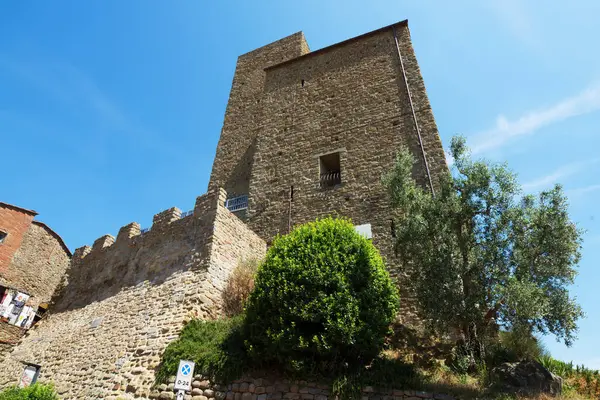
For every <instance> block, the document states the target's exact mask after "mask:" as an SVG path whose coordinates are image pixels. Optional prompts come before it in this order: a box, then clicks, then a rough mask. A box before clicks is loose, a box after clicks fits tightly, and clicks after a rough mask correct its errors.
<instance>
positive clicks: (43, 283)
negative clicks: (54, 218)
mask: <svg viewBox="0 0 600 400" xmlns="http://www.w3.org/2000/svg"><path fill="white" fill-rule="evenodd" d="M70 260H71V257H70V253H68V252H67V251H66V250H65V248H64V245H63V243H62V241H60V240H58V239H57V238H56V237H55V235H52V234H51V233H50V232H49V231H48V229H47V228H46V227H45V226H44V225H39V224H38V223H36V221H33V223H32V224H31V225H30V226H29V229H27V231H26V232H25V234H24V235H23V241H22V243H21V246H20V247H19V249H18V250H17V251H16V252H15V254H14V256H13V258H12V261H11V263H10V266H9V268H8V269H7V270H6V271H4V272H3V273H2V283H3V284H6V285H7V286H10V287H14V288H17V289H19V290H22V291H24V292H26V293H28V294H30V295H31V296H32V298H31V300H30V301H29V302H28V304H29V305H31V306H32V307H37V306H38V305H39V304H40V303H48V302H49V301H50V299H51V298H52V295H53V294H54V291H55V289H56V288H57V287H58V285H59V284H60V282H61V280H62V279H63V277H64V274H65V272H66V270H67V268H68V266H69V263H70Z"/></svg>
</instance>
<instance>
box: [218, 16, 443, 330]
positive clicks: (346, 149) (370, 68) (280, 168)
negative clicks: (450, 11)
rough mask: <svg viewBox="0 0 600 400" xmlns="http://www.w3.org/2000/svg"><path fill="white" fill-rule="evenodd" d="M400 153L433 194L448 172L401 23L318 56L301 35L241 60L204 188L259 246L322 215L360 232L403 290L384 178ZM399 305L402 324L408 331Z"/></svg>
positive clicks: (410, 315)
mask: <svg viewBox="0 0 600 400" xmlns="http://www.w3.org/2000/svg"><path fill="white" fill-rule="evenodd" d="M403 146H404V147H406V148H408V149H410V151H411V152H412V153H413V156H414V158H415V160H416V161H417V164H416V165H415V168H414V175H415V178H416V179H417V180H418V181H419V182H420V183H422V184H423V185H424V186H428V187H430V188H432V187H435V182H437V180H438V177H439V174H442V173H447V171H448V167H447V164H446V159H445V155H444V151H443V148H442V143H441V140H440V137H439V134H438V130H437V126H436V123H435V120H434V117H433V112H432V109H431V105H430V103H429V100H428V98H427V93H426V91H425V86H424V83H423V78H422V76H421V73H420V70H419V66H418V64H417V60H416V56H415V53H414V50H413V47H412V44H411V40H410V32H409V29H408V24H407V22H406V21H403V22H400V23H397V24H394V25H391V26H388V27H384V28H381V29H378V30H376V31H373V32H369V33H367V34H364V35H362V36H359V37H355V38H352V39H349V40H347V41H344V42H341V43H337V44H335V45H333V46H329V47H326V48H323V49H320V50H317V51H314V52H310V51H309V48H308V45H307V44H306V41H305V39H304V36H303V35H302V33H297V34H294V35H292V36H289V37H287V38H284V39H282V40H279V41H277V42H275V43H272V44H269V45H267V46H265V47H262V48H259V49H257V50H254V51H252V52H250V53H247V54H244V55H242V56H240V57H239V59H238V62H237V67H236V72H235V77H234V79H233V85H232V89H231V95H230V98H229V103H228V106H227V111H226V114H225V121H224V124H223V130H222V133H221V138H220V140H219V144H218V147H217V154H216V157H215V162H214V164H213V170H212V174H211V179H210V185H209V186H210V187H218V186H223V187H224V188H225V189H226V190H227V191H228V193H229V195H230V196H233V197H234V199H231V200H230V201H231V202H232V203H233V204H235V205H236V208H237V209H240V208H241V209H240V210H239V211H237V212H238V213H240V214H242V215H243V216H244V217H245V218H246V220H247V223H248V225H249V226H250V227H251V228H252V230H254V231H255V232H256V233H258V234H259V235H260V236H261V237H262V238H263V239H264V240H266V241H267V242H269V241H271V240H272V239H273V238H274V237H275V236H276V235H277V234H285V233H288V232H289V231H290V229H292V228H293V227H294V226H295V225H297V224H302V223H305V222H308V221H311V220H314V219H315V218H317V217H321V216H326V215H340V216H344V217H348V218H351V219H352V221H353V223H354V224H355V225H361V226H368V227H369V228H370V231H371V232H372V239H373V243H374V244H375V245H376V247H377V248H378V249H379V250H380V252H381V253H382V255H383V256H384V258H385V259H386V262H387V264H388V266H389V268H390V272H391V273H392V275H393V276H394V277H396V278H397V279H398V280H400V281H401V280H402V279H406V277H407V275H408V272H407V271H403V270H402V269H401V267H400V263H399V262H398V260H397V259H396V258H395V255H394V252H393V238H392V216H393V215H392V213H393V210H391V208H390V201H389V198H388V195H387V193H386V190H385V188H384V187H383V185H382V183H381V178H382V176H383V175H384V174H385V173H387V172H388V171H389V170H390V169H391V168H392V166H393V164H394V161H395V156H396V153H397V151H398V150H399V149H400V148H401V147H403ZM246 199H247V200H246ZM245 201H247V208H244V207H243V206H242V207H240V206H239V204H240V203H243V202H245ZM401 287H403V286H402V285H401ZM402 297H403V302H402V306H403V309H402V312H401V313H400V317H401V319H402V320H403V321H404V322H414V320H415V317H416V315H415V313H416V310H415V308H414V302H412V301H411V297H413V296H412V295H411V293H409V292H404V293H402Z"/></svg>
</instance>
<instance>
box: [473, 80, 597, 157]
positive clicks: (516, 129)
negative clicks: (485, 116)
mask: <svg viewBox="0 0 600 400" xmlns="http://www.w3.org/2000/svg"><path fill="white" fill-rule="evenodd" d="M598 110H600V84H593V85H590V86H588V87H587V88H586V89H584V90H583V91H582V92H580V93H579V94H577V95H575V96H572V97H568V98H566V99H563V100H561V101H559V102H558V103H556V104H554V105H552V106H550V107H547V108H544V109H539V110H534V111H530V112H528V113H525V114H524V115H523V116H521V117H519V118H517V119H514V120H509V119H507V118H506V117H505V116H504V115H499V116H498V118H497V119H496V125H495V126H494V127H493V128H492V129H490V130H488V131H486V132H483V133H480V134H477V135H475V136H473V137H472V138H471V139H470V142H471V151H472V153H473V154H474V155H475V154H481V153H484V152H488V151H492V150H495V149H498V148H500V147H503V146H505V145H506V144H507V143H509V142H510V141H511V140H513V139H515V138H517V137H519V136H526V135H532V134H534V133H536V132H537V131H538V130H539V129H540V128H543V127H545V126H548V125H551V124H554V123H557V122H560V121H563V120H566V119H569V118H573V117H577V116H580V115H584V114H589V113H592V112H595V111H598Z"/></svg>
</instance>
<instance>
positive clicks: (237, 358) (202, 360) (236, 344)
mask: <svg viewBox="0 0 600 400" xmlns="http://www.w3.org/2000/svg"><path fill="white" fill-rule="evenodd" d="M242 324H243V316H237V317H235V318H230V319H220V320H216V321H202V320H192V321H190V322H189V323H188V324H187V325H186V326H185V327H184V328H183V330H182V331H181V333H180V334H179V338H178V339H177V340H176V341H174V342H172V343H171V344H169V346H167V348H166V349H165V352H164V353H163V356H162V360H161V363H160V365H159V367H158V371H157V372H156V382H157V383H161V382H166V381H167V379H168V378H169V377H170V376H174V375H176V374H177V367H178V365H179V360H190V361H194V362H195V363H196V373H197V374H202V375H204V376H207V377H210V378H211V379H212V380H213V381H216V382H228V381H230V380H233V379H236V378H238V377H239V376H240V375H241V374H242V372H243V371H244V368H245V366H246V360H247V357H246V351H245V349H244V340H243V338H242V336H241V335H242ZM0 400H2V399H0Z"/></svg>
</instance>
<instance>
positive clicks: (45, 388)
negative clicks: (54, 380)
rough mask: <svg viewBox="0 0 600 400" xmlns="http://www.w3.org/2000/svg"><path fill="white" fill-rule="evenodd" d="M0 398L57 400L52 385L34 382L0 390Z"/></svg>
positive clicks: (4, 399) (12, 399) (6, 399)
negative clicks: (23, 386) (21, 386)
mask: <svg viewBox="0 0 600 400" xmlns="http://www.w3.org/2000/svg"><path fill="white" fill-rule="evenodd" d="M0 400H58V395H57V394H56V392H55V391H54V387H52V385H45V384H41V383H36V384H33V385H31V386H28V387H26V388H18V387H12V388H8V389H5V390H3V391H2V392H0Z"/></svg>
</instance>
